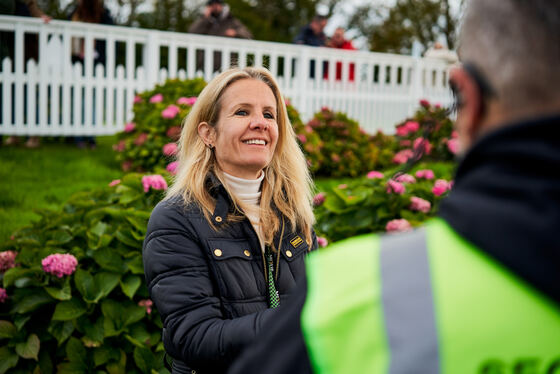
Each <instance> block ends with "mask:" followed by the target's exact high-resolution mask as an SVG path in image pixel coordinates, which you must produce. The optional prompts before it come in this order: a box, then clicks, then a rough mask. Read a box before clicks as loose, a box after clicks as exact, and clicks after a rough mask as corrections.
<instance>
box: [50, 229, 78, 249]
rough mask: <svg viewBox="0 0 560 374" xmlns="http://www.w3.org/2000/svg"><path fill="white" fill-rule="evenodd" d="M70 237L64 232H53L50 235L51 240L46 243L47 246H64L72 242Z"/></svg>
mask: <svg viewBox="0 0 560 374" xmlns="http://www.w3.org/2000/svg"><path fill="white" fill-rule="evenodd" d="M72 238H73V237H72V235H70V233H69V232H68V231H66V230H55V231H53V232H52V233H51V240H48V241H47V243H46V244H47V246H56V245H61V244H66V243H68V242H70V241H71V240H72Z"/></svg>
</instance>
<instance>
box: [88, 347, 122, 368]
mask: <svg viewBox="0 0 560 374" xmlns="http://www.w3.org/2000/svg"><path fill="white" fill-rule="evenodd" d="M118 359H119V352H118V351H117V350H115V349H113V348H112V347H110V346H106V345H103V346H101V347H98V348H95V349H94V350H93V363H94V364H95V366H99V365H103V364H106V363H107V362H109V360H113V361H118Z"/></svg>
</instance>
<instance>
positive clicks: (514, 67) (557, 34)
mask: <svg viewBox="0 0 560 374" xmlns="http://www.w3.org/2000/svg"><path fill="white" fill-rule="evenodd" d="M459 55H460V58H461V61H463V62H469V63H472V64H474V65H476V67H477V68H478V69H479V70H480V71H481V72H482V74H483V75H484V76H485V77H486V78H487V79H488V81H489V82H490V85H491V86H492V87H493V88H494V90H495V91H496V93H497V96H498V98H499V100H500V102H501V105H503V107H504V108H505V109H514V108H519V106H524V107H528V106H540V105H543V104H544V105H547V104H553V103H554V102H555V101H556V102H559V100H560V89H559V87H560V1H558V0H469V2H468V4H467V8H466V11H465V15H464V18H463V21H462V27H461V34H460V38H459Z"/></svg>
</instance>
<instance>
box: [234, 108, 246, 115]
mask: <svg viewBox="0 0 560 374" xmlns="http://www.w3.org/2000/svg"><path fill="white" fill-rule="evenodd" d="M235 115H237V116H246V115H247V111H246V110H242V109H240V110H238V111H237V112H235Z"/></svg>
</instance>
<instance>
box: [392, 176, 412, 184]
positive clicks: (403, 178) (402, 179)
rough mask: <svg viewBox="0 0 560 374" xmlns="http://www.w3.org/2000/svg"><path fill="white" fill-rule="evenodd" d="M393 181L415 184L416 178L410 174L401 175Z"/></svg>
mask: <svg viewBox="0 0 560 374" xmlns="http://www.w3.org/2000/svg"><path fill="white" fill-rule="evenodd" d="M395 180H396V181H397V182H399V183H416V178H414V177H413V176H412V175H410V174H401V175H399V176H398V177H397V178H395Z"/></svg>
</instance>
